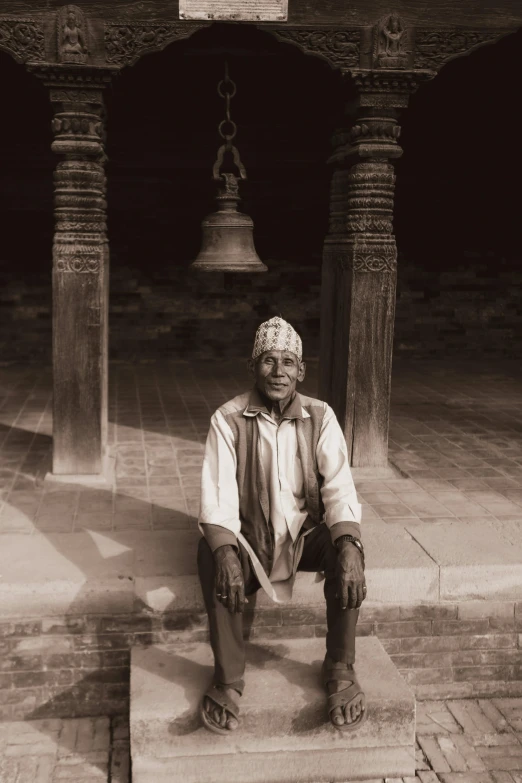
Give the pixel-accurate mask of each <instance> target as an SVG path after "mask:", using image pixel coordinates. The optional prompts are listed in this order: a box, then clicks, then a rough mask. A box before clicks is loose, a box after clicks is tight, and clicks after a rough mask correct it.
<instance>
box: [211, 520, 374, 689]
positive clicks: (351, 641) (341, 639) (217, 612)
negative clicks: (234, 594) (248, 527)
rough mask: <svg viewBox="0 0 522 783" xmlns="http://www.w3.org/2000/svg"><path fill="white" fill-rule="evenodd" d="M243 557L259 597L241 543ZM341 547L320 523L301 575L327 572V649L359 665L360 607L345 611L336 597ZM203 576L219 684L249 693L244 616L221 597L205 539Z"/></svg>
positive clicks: (248, 587)
mask: <svg viewBox="0 0 522 783" xmlns="http://www.w3.org/2000/svg"><path fill="white" fill-rule="evenodd" d="M239 550H240V551H239V558H240V561H241V565H242V568H243V576H244V580H245V594H246V595H247V596H248V595H253V594H254V593H255V592H257V590H258V589H259V587H260V585H259V582H258V581H257V577H256V575H255V572H254V570H253V568H252V565H251V563H250V559H249V557H248V553H247V551H246V549H245V548H244V547H243V546H242V545H241V544H239ZM336 562H337V549H336V547H335V546H334V545H333V543H332V540H331V537H330V531H329V530H328V528H327V526H326V525H325V524H321V525H318V526H317V527H316V528H314V529H313V530H312V532H311V533H308V535H307V536H305V540H304V548H303V554H302V556H301V560H300V561H299V566H298V571H324V573H325V582H324V596H325V599H326V623H327V628H328V631H327V635H326V651H327V653H328V655H329V656H330V658H332V659H333V660H334V661H340V662H342V663H349V664H353V663H354V661H355V626H356V625H357V619H358V617H359V610H358V609H342V608H341V602H340V600H339V599H338V598H336V593H337V584H336V577H335V566H336ZM198 572H199V580H200V582H201V589H202V591H203V598H204V600H205V607H206V610H207V614H208V621H209V629H210V645H211V647H212V651H213V653H214V664H215V675H214V682H215V684H220V685H228V686H233V687H236V688H237V689H238V690H239V691H240V692H242V691H243V686H244V681H243V675H244V672H245V643H244V640H243V615H242V614H239V613H238V614H235V613H232V612H229V611H228V609H227V608H226V607H225V606H223V604H222V603H220V601H218V599H217V598H216V588H215V565H214V556H213V554H212V550H211V549H210V547H209V545H208V543H207V542H206V540H205V539H204V538H202V539H201V541H200V542H199V549H198Z"/></svg>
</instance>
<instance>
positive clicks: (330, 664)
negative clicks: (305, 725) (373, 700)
mask: <svg viewBox="0 0 522 783" xmlns="http://www.w3.org/2000/svg"><path fill="white" fill-rule="evenodd" d="M347 675H348V676H347ZM322 677H323V685H324V686H325V687H327V685H328V683H329V682H331V681H332V680H335V681H336V682H349V683H350V684H349V685H347V686H346V688H343V689H342V690H341V691H338V692H337V693H329V694H328V702H327V709H328V716H329V718H330V723H331V724H332V726H333V727H334V728H335V729H338V730H339V731H355V729H358V728H359V726H361V724H363V723H364V721H365V720H366V718H367V712H366V703H365V702H364V704H363V710H362V712H361V714H360V715H359V717H358V718H357V719H356V720H355V721H353V722H352V723H343V724H341V725H340V726H338V725H337V724H336V723H334V722H333V721H332V712H333V711H334V709H335V708H336V707H341V708H343V709H344V708H345V707H347V706H351V704H352V702H353V701H355V699H356V698H357V696H363V697H364V693H363V691H362V689H361V686H360V685H359V682H358V680H357V677H356V675H355V672H354V671H353V670H352V669H350V670H347V669H346V664H345V663H337V662H335V661H331V660H328V659H325V661H324V663H323V671H322Z"/></svg>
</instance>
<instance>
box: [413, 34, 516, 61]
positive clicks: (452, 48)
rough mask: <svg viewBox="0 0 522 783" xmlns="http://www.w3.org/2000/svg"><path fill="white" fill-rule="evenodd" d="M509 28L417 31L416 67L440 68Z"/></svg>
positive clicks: (499, 36)
mask: <svg viewBox="0 0 522 783" xmlns="http://www.w3.org/2000/svg"><path fill="white" fill-rule="evenodd" d="M508 32H510V31H509V30H434V29H431V30H429V29H418V30H416V32H415V56H414V67H415V68H428V69H430V70H434V71H435V70H438V69H439V68H441V67H442V66H443V65H444V63H445V62H447V61H448V60H452V59H453V58H454V57H459V56H460V55H465V54H468V53H469V52H471V51H473V49H476V48H477V47H478V46H481V45H482V44H485V43H488V42H490V41H495V40H497V39H498V38H501V37H502V36H503V35H506V34H507V33H508Z"/></svg>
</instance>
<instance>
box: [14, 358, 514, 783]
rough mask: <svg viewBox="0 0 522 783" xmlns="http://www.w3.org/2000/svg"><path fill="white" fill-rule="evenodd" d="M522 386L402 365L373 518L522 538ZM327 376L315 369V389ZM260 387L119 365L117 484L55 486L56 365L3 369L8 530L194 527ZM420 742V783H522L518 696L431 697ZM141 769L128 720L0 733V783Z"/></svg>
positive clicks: (114, 782)
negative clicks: (236, 407)
mask: <svg viewBox="0 0 522 783" xmlns="http://www.w3.org/2000/svg"><path fill="white" fill-rule="evenodd" d="M521 376H522V368H521V367H520V366H519V363H516V362H508V361H503V362H500V361H491V362H488V363H485V362H483V361H481V362H471V361H466V362H449V361H445V362H440V361H435V360H434V361H430V362H409V361H396V362H395V365H394V373H393V391H392V415H391V426H390V443H389V445H390V461H391V462H392V463H393V464H394V465H395V466H396V467H397V468H398V469H399V470H400V472H401V474H402V476H403V477H402V478H397V479H394V480H384V481H383V480H374V481H372V480H364V481H356V487H357V490H358V493H359V497H360V500H361V501H362V504H363V521H364V520H365V519H366V520H371V521H372V523H374V524H378V525H382V526H383V527H384V528H386V527H387V526H390V525H408V526H411V525H412V524H414V525H433V524H434V523H437V522H441V521H442V522H447V521H449V520H452V521H453V522H454V523H455V522H457V523H462V524H468V525H470V524H471V525H473V524H474V523H477V524H486V525H490V526H492V528H494V529H495V530H496V531H499V530H502V532H503V534H504V535H505V536H506V537H507V538H508V539H509V538H511V540H512V541H514V540H515V539H516V540H517V541H518V542H520V540H521V538H522V536H521V527H522V437H521V433H522V384H521V380H522V377H521ZM316 377H317V368H316V366H315V365H314V363H312V364H311V365H310V367H309V375H308V378H307V380H306V381H305V384H304V386H303V391H305V392H306V393H309V394H312V395H314V394H315V390H316ZM249 384H250V381H249V379H248V376H247V374H246V371H245V370H244V365H243V364H242V363H241V362H236V363H233V362H223V363H216V364H213V365H209V364H202V363H191V364H189V363H177V362H172V363H167V362H165V363H163V364H152V363H151V364H140V365H124V364H121V365H118V364H114V365H112V366H111V371H110V386H109V389H110V391H109V396H110V407H109V421H110V433H109V434H110V449H111V452H112V453H113V454H114V455H115V457H116V471H115V480H114V485H113V486H112V487H111V488H105V489H93V488H88V487H83V486H79V485H76V484H54V483H49V482H47V481H45V480H44V477H45V475H46V473H47V471H49V470H50V467H51V447H52V443H51V433H52V409H51V402H52V401H51V391H52V386H51V371H50V369H49V368H43V367H39V366H29V365H23V366H22V365H8V366H4V367H0V494H1V508H0V533H4V534H11V539H13V536H12V534H17V535H16V536H15V537H16V538H17V539H18V540H20V536H19V534H22V536H32V535H37V534H38V533H43V534H46V533H61V534H66V533H74V532H79V531H82V530H94V531H96V530H98V531H124V530H125V531H127V530H140V531H147V530H162V531H168V530H170V531H172V530H180V531H182V530H187V529H194V528H195V527H196V517H197V513H198V505H199V480H200V479H199V476H200V470H201V460H202V452H203V448H204V441H205V437H206V433H207V428H208V420H209V417H210V415H211V413H212V412H213V410H215V408H216V407H218V406H219V405H220V404H221V403H222V402H224V401H225V400H227V399H229V398H230V397H232V396H234V395H235V394H238V393H239V392H241V391H243V390H245V388H248V386H249ZM6 540H7V539H6ZM417 739H418V751H417V756H418V758H417V775H418V778H417V781H418V783H437V781H441V783H522V699H520V698H518V699H515V698H512V699H507V698H506V699H488V700H467V701H455V700H453V701H445V702H443V701H438V702H429V701H428V702H419V703H418V714H417ZM128 758H129V748H128V728H127V726H126V723H125V720H124V719H123V718H113V719H109V718H103V717H100V718H83V719H77V720H58V719H56V720H47V721H42V720H36V721H26V722H22V723H21V722H16V723H0V783H4V781H5V783H7V782H9V783H58V781H60V782H61V781H71V783H72V781H75V783H94V781H110V782H111V783H128V775H129V764H128ZM406 783H412V780H408V781H406Z"/></svg>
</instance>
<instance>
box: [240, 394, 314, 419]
mask: <svg viewBox="0 0 522 783" xmlns="http://www.w3.org/2000/svg"><path fill="white" fill-rule="evenodd" d="M258 413H266V414H267V415H268V416H270V410H269V409H268V407H267V404H266V402H265V400H264V399H263V397H262V396H261V394H260V392H259V389H258V388H257V386H254V388H253V389H252V391H251V392H250V397H249V400H248V405H247V406H246V408H245V410H244V411H243V415H244V416H257V414H258ZM309 416H310V414H309V413H308V412H307V411H306V410H305V409H304V408H303V406H302V404H301V396H300V394H298V392H295V394H294V397H293V399H292V400H291V402H289V403H288V405H287V406H286V408H285V410H284V412H283V415H282V418H283V419H301V420H303V419H308V418H309Z"/></svg>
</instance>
